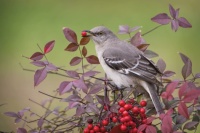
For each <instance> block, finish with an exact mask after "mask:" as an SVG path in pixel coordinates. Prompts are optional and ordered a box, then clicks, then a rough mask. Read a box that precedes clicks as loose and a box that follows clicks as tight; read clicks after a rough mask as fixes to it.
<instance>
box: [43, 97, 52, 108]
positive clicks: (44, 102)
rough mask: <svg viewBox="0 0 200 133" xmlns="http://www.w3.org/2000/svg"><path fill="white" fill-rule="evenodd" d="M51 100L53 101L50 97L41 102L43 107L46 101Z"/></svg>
mask: <svg viewBox="0 0 200 133" xmlns="http://www.w3.org/2000/svg"><path fill="white" fill-rule="evenodd" d="M51 101H52V99H51V98H48V99H45V100H43V101H42V102H41V105H42V107H44V106H45V104H46V103H48V102H51Z"/></svg>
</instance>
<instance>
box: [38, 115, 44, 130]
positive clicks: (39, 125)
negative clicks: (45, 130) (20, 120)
mask: <svg viewBox="0 0 200 133" xmlns="http://www.w3.org/2000/svg"><path fill="white" fill-rule="evenodd" d="M43 123H44V118H42V117H41V118H40V119H39V120H38V122H37V125H38V127H39V128H41V127H42V125H43Z"/></svg>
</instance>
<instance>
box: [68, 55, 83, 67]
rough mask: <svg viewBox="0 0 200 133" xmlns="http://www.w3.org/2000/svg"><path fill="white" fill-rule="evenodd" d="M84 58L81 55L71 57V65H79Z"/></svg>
mask: <svg viewBox="0 0 200 133" xmlns="http://www.w3.org/2000/svg"><path fill="white" fill-rule="evenodd" d="M81 60H82V58H81V57H77V56H76V57H74V58H72V59H71V61H70V65H71V66H75V65H78V64H79V63H80V62H81Z"/></svg>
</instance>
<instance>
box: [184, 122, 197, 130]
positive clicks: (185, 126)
mask: <svg viewBox="0 0 200 133" xmlns="http://www.w3.org/2000/svg"><path fill="white" fill-rule="evenodd" d="M198 124H199V122H198V121H191V122H188V123H186V124H185V125H184V127H183V129H191V128H194V127H195V128H196V127H197V125H198Z"/></svg>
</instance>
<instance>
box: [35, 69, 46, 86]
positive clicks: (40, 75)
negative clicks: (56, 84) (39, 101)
mask: <svg viewBox="0 0 200 133" xmlns="http://www.w3.org/2000/svg"><path fill="white" fill-rule="evenodd" d="M46 76H47V71H46V69H45V68H42V69H38V70H37V71H36V72H35V75H34V86H37V85H39V84H40V83H41V82H42V81H43V80H44V79H45V78H46Z"/></svg>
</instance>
